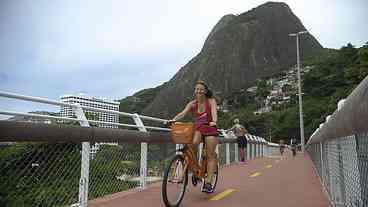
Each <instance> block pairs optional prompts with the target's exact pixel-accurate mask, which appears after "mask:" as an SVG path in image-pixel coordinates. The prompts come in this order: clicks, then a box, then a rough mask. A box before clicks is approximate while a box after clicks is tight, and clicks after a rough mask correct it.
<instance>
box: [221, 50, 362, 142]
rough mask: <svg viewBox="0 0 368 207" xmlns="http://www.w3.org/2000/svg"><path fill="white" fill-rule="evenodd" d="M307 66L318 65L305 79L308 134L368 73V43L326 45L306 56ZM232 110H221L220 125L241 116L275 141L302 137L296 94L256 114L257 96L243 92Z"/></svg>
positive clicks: (223, 125) (254, 128)
mask: <svg viewBox="0 0 368 207" xmlns="http://www.w3.org/2000/svg"><path fill="white" fill-rule="evenodd" d="M303 65H304V66H307V65H309V66H314V67H313V68H312V69H311V71H310V72H308V73H306V74H305V75H304V76H303V79H302V90H303V93H304V96H303V112H304V126H305V137H306V138H309V136H310V135H311V134H312V133H313V131H314V130H315V129H316V128H317V127H318V126H319V124H320V123H322V122H324V120H325V117H326V116H328V115H329V114H332V113H333V112H334V111H335V110H336V108H337V102H338V101H339V100H340V99H342V98H346V97H347V96H348V95H349V94H350V93H351V92H352V90H353V89H354V88H355V87H356V86H357V85H358V84H359V83H360V82H361V81H362V80H363V79H364V78H365V77H366V76H367V75H368V43H366V44H365V45H364V46H362V47H361V48H355V47H354V46H353V45H351V44H347V45H346V46H343V47H342V48H341V49H339V50H331V49H325V50H323V51H322V52H321V53H320V54H316V56H314V57H313V58H310V59H308V60H306V61H305V62H304V63H303ZM236 98H237V99H238V100H240V103H239V101H238V104H234V105H233V106H234V108H233V110H230V113H226V114H223V113H221V116H220V117H221V125H220V127H223V128H227V127H229V126H231V124H232V123H231V121H232V120H233V119H234V118H235V117H237V118H239V119H240V120H241V122H243V124H244V125H245V126H246V127H248V129H249V131H250V132H251V133H253V134H257V135H259V136H263V137H265V138H267V139H268V140H269V139H270V137H271V138H272V141H277V140H279V139H290V138H298V137H300V136H299V134H300V132H299V107H298V102H297V96H296V95H295V94H294V97H293V98H292V99H293V100H294V101H292V102H291V103H290V104H287V105H285V106H283V107H279V109H276V110H273V111H272V112H269V113H264V114H261V115H254V114H253V111H255V108H256V107H255V106H256V102H255V100H254V98H253V99H252V98H250V97H249V96H247V95H246V94H245V95H242V96H238V97H236Z"/></svg>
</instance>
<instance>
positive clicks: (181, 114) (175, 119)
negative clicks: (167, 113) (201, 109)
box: [173, 101, 193, 121]
mask: <svg viewBox="0 0 368 207" xmlns="http://www.w3.org/2000/svg"><path fill="white" fill-rule="evenodd" d="M192 102H193V101H191V102H189V103H188V104H187V105H186V106H185V108H184V110H183V111H182V112H180V113H178V114H177V115H176V116H175V117H174V118H173V121H178V120H180V119H182V118H183V117H185V115H187V113H188V112H189V111H190V110H191V108H192Z"/></svg>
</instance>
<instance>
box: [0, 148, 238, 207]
mask: <svg viewBox="0 0 368 207" xmlns="http://www.w3.org/2000/svg"><path fill="white" fill-rule="evenodd" d="M229 146H230V147H229V149H230V153H229V154H230V162H234V161H235V150H236V149H235V144H233V143H232V144H229ZM81 150H82V147H81V144H75V143H57V144H56V143H40V142H38V143H33V142H32V143H25V142H18V143H10V144H6V145H0V173H1V176H0V206H10V207H12V206H17V207H18V206H78V196H79V182H80V180H79V179H80V176H81ZM218 150H219V151H218V152H219V154H218V156H219V162H220V166H224V165H225V164H226V144H219V145H218ZM174 152H175V145H174V144H169V143H167V144H148V153H147V177H146V181H147V183H148V184H149V183H152V182H160V181H161V180H162V176H163V172H164V170H165V167H166V166H167V163H168V161H169V160H170V158H171V157H172V156H171V155H174ZM238 154H239V153H238ZM140 156H141V145H140V144H128V143H119V144H118V143H91V152H90V161H89V188H88V199H89V200H93V199H96V198H100V197H103V196H106V195H111V194H114V193H117V192H122V191H126V190H129V189H132V188H136V187H139V186H140V167H141V166H140V161H141V158H140Z"/></svg>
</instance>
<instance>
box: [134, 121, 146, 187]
mask: <svg viewBox="0 0 368 207" xmlns="http://www.w3.org/2000/svg"><path fill="white" fill-rule="evenodd" d="M133 120H134V122H135V124H136V125H137V126H138V127H139V128H138V130H139V131H141V132H147V129H146V127H145V126H144V124H143V122H142V120H141V118H140V117H139V115H138V114H134V116H133ZM147 148H148V146H147V143H146V142H142V143H141V165H140V166H141V167H140V187H141V189H142V190H143V189H145V188H146V177H147Z"/></svg>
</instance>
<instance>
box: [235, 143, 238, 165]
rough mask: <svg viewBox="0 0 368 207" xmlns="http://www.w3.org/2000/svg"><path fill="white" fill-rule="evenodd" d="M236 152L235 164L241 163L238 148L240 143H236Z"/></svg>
mask: <svg viewBox="0 0 368 207" xmlns="http://www.w3.org/2000/svg"><path fill="white" fill-rule="evenodd" d="M234 148H235V149H234V152H235V162H239V152H238V150H239V148H238V143H234Z"/></svg>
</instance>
